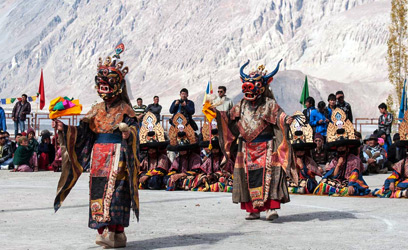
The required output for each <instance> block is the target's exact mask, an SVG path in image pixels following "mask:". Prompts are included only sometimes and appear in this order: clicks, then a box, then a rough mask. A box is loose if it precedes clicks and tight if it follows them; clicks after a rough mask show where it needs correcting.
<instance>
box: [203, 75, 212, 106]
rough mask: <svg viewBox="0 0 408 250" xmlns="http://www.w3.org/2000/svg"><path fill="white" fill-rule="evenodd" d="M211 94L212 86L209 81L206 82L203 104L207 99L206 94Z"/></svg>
mask: <svg viewBox="0 0 408 250" xmlns="http://www.w3.org/2000/svg"><path fill="white" fill-rule="evenodd" d="M212 94H213V88H212V83H211V81H208V83H207V89H206V90H205V95H204V100H203V105H204V104H205V103H206V102H207V101H208V96H209V95H212Z"/></svg>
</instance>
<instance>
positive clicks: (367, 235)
mask: <svg viewBox="0 0 408 250" xmlns="http://www.w3.org/2000/svg"><path fill="white" fill-rule="evenodd" d="M386 176H387V175H373V176H367V177H366V181H367V183H368V184H369V185H370V187H371V188H376V187H380V186H381V185H382V183H383V181H384V179H385V178H386ZM58 178H59V173H53V172H38V173H10V172H9V171H4V170H3V171H0V249H100V247H98V246H96V245H95V244H94V239H95V235H96V231H94V230H91V229H89V228H87V220H88V193H89V190H88V183H89V175H88V174H83V176H81V178H80V179H79V181H78V183H77V185H76V186H75V187H74V189H73V191H72V192H71V194H70V195H69V196H68V198H67V200H66V201H65V203H64V204H63V206H62V207H61V209H60V210H59V211H58V213H54V211H53V209H52V205H53V200H54V195H55V191H56V186H57V182H58ZM407 202H408V201H407V200H404V199H399V200H398V199H380V198H375V199H374V198H338V197H320V196H300V195H293V196H291V202H290V203H287V204H284V205H283V206H282V209H281V210H280V211H279V215H280V218H279V219H277V220H276V221H274V222H268V221H265V215H262V217H261V220H258V221H245V220H244V216H245V212H244V211H242V210H240V208H239V205H236V204H233V203H232V202H231V194H226V193H199V192H183V191H178V192H166V191H146V190H143V191H141V192H140V222H139V223H137V222H136V219H135V218H132V219H131V225H130V227H129V228H127V229H126V234H127V237H128V248H129V249H384V248H386V249H406V247H407V245H408V229H407V228H408V227H407V225H408V216H407V204H408V203H407Z"/></svg>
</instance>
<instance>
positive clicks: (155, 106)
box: [145, 95, 162, 123]
mask: <svg viewBox="0 0 408 250" xmlns="http://www.w3.org/2000/svg"><path fill="white" fill-rule="evenodd" d="M161 110H162V106H161V105H160V104H159V97H158V96H157V95H156V96H155V97H153V103H152V104H149V105H148V106H147V108H146V109H145V113H147V112H152V113H153V114H154V115H155V116H156V119H157V123H158V122H160V113H161Z"/></svg>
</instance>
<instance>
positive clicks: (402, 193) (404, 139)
mask: <svg viewBox="0 0 408 250" xmlns="http://www.w3.org/2000/svg"><path fill="white" fill-rule="evenodd" d="M407 113H408V111H406V112H405V115H404V117H406V116H407ZM398 130H399V131H398V134H399V135H400V139H399V140H394V141H397V142H394V143H395V146H396V147H397V148H398V147H399V148H403V149H404V151H406V150H407V148H408V121H407V120H405V119H404V120H403V121H402V122H401V124H400V126H399V129H398ZM395 139H397V138H395ZM372 194H373V195H374V196H378V197H382V198H408V161H407V156H406V155H405V157H404V158H402V159H401V160H400V161H398V162H397V163H395V164H394V165H393V166H392V173H391V175H390V176H389V177H388V178H387V179H386V180H385V182H384V186H383V187H382V188H380V189H375V190H374V191H373V192H372Z"/></svg>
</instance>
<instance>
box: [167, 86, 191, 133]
mask: <svg viewBox="0 0 408 250" xmlns="http://www.w3.org/2000/svg"><path fill="white" fill-rule="evenodd" d="M187 97H188V90H187V89H186V88H183V89H181V90H180V99H178V100H174V101H173V103H172V104H171V107H170V114H173V117H174V115H176V114H177V113H181V114H183V115H184V116H185V117H186V119H187V122H188V124H190V125H191V127H192V128H193V130H194V131H196V130H198V126H197V124H196V123H195V121H194V120H193V115H194V113H195V108H194V102H193V101H190V100H188V99H187ZM173 117H172V118H171V119H170V124H171V125H173V124H172V123H173V121H172V120H173Z"/></svg>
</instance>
